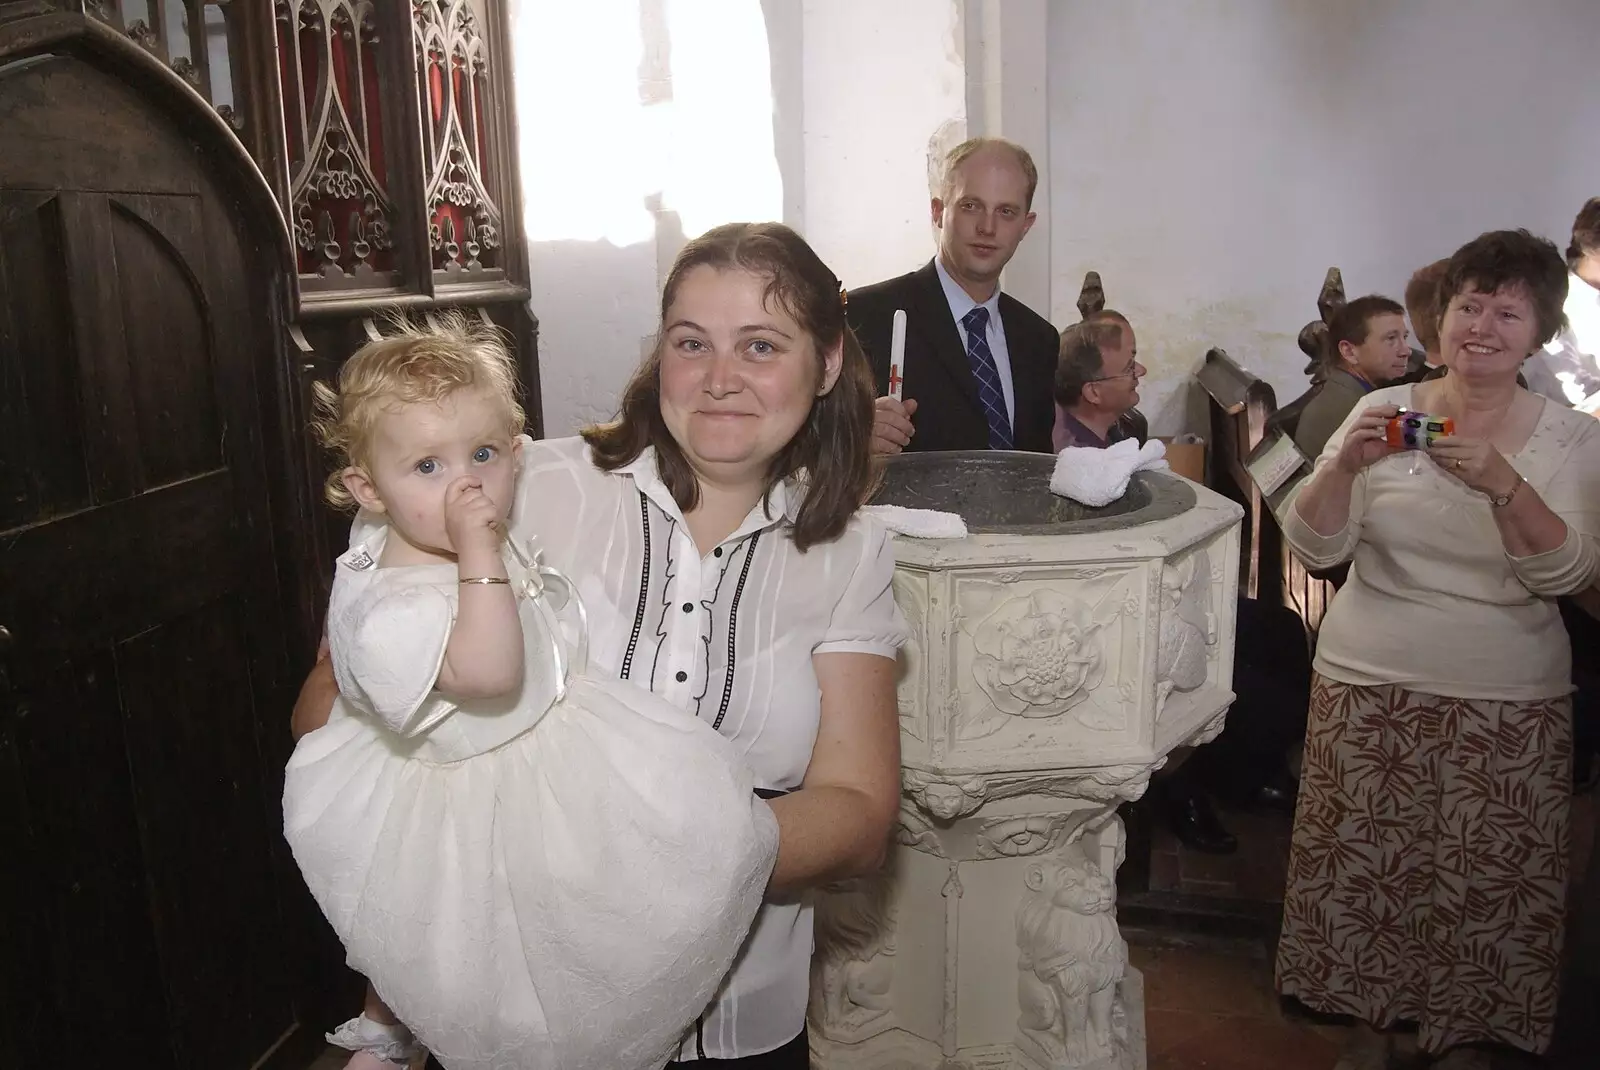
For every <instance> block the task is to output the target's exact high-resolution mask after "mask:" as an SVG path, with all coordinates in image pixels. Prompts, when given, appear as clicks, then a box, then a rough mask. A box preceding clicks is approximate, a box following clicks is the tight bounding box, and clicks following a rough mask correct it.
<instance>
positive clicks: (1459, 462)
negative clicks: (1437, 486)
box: [1455, 457, 1461, 472]
mask: <svg viewBox="0 0 1600 1070" xmlns="http://www.w3.org/2000/svg"><path fill="white" fill-rule="evenodd" d="M1455 465H1456V471H1457V472H1459V471H1461V458H1460V457H1457V458H1456V460H1455Z"/></svg>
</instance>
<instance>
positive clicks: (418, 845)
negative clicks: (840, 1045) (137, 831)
mask: <svg viewBox="0 0 1600 1070" xmlns="http://www.w3.org/2000/svg"><path fill="white" fill-rule="evenodd" d="M382 537H383V536H382V533H381V532H380V533H379V534H378V535H377V536H375V537H374V538H373V539H369V540H368V541H367V542H366V543H365V544H364V545H361V546H357V547H355V548H354V549H352V550H351V551H350V552H349V553H347V554H345V555H344V556H343V557H341V558H340V560H339V565H338V571H337V575H336V576H335V579H334V587H333V597H332V601H331V605H330V607H329V611H328V633H329V634H328V638H329V642H330V645H331V649H332V657H333V666H334V674H335V676H336V677H337V679H338V682H339V689H340V692H341V699H340V701H339V702H338V703H337V704H336V705H335V708H334V713H333V716H332V717H331V718H330V719H329V721H328V724H327V725H326V726H325V727H323V728H321V729H318V730H317V731H315V732H312V733H310V734H308V735H307V736H305V737H304V738H303V739H302V740H301V741H300V743H299V745H298V746H297V747H296V748H295V752H294V756H293V757H292V758H291V759H290V762H289V767H288V770H287V773H286V779H285V785H284V800H283V803H284V806H283V809H284V835H285V836H286V837H287V839H288V841H289V845H290V847H291V848H292V849H293V851H294V856H295V860H296V861H297V862H298V863H299V865H300V870H301V872H302V873H303V874H304V876H305V880H306V884H307V886H308V887H309V888H310V889H311V893H312V895H313V896H314V897H315V898H316V900H317V902H318V904H319V905H320V906H321V907H322V910H323V913H325V914H326V915H327V917H328V920H329V922H330V923H332V925H333V928H334V930H335V931H336V932H337V933H338V934H339V937H340V939H342V940H343V941H344V945H345V948H346V950H347V953H348V958H349V962H350V965H351V966H352V967H354V968H355V969H356V970H358V971H360V972H361V973H362V974H363V975H365V976H366V977H367V978H368V979H369V980H370V981H371V982H372V984H373V986H374V987H375V988H376V990H377V992H378V994H379V995H380V996H382V998H383V999H384V1001H385V1002H386V1003H388V1005H389V1006H390V1007H391V1008H392V1009H393V1010H394V1012H395V1013H396V1015H398V1017H399V1018H400V1020H401V1021H403V1022H405V1023H406V1025H407V1026H409V1027H410V1028H411V1029H412V1031H413V1032H415V1033H416V1035H417V1037H418V1038H419V1039H420V1040H421V1041H422V1043H423V1044H425V1045H427V1047H428V1048H429V1049H430V1050H432V1051H433V1053H434V1054H435V1055H436V1056H437V1057H438V1059H439V1061H440V1062H441V1063H442V1064H443V1065H444V1066H446V1067H448V1068H449V1070H542V1068H548V1070H591V1068H592V1070H658V1068H659V1067H660V1066H662V1065H663V1064H664V1063H665V1062H666V1061H667V1059H668V1058H670V1057H671V1055H672V1052H673V1050H674V1048H675V1046H676V1044H677V1042H678V1041H679V1040H680V1039H681V1038H682V1036H683V1035H684V1033H685V1032H686V1031H687V1030H688V1029H689V1028H691V1027H692V1026H693V1024H694V1021H695V1018H696V1016H697V1015H699V1014H700V1013H701V1012H702V1011H703V1010H704V1009H705V1007H706V1006H707V1004H708V1003H709V1002H710V1001H711V998H712V996H713V995H714V994H715V991H716V989H717V986H718V984H719V982H720V981H721V980H722V978H723V976H724V975H725V974H727V972H728V971H729V969H730V968H731V966H732V964H733V961H734V958H735V956H736V955H737V954H738V951H739V947H740V944H741V943H742V941H743V940H744V937H745V935H746V933H747V932H748V930H749V928H750V924H751V921H752V919H753V918H754V917H755V914H756V910H757V908H758V907H759V906H760V904H761V897H762V893H763V891H764V889H765V886H766V882H767V878H768V876H769V875H770V873H771V869H772V865H773V861H774V859H775V857H776V854H777V823H776V821H775V819H774V818H773V816H772V812H771V810H770V809H769V808H768V806H767V805H766V803H764V802H762V801H760V800H759V799H758V798H757V797H756V796H755V794H754V793H753V780H752V774H751V772H750V770H749V769H748V768H747V767H746V766H745V764H744V762H743V760H742V759H741V758H740V756H739V755H738V754H737V753H736V752H735V751H734V749H733V747H732V745H731V744H730V743H729V742H728V741H727V740H726V739H724V738H723V737H722V736H720V735H719V734H717V733H716V732H715V731H713V730H712V728H711V727H710V726H709V725H707V724H706V723H704V722H702V721H700V720H697V719H696V718H694V717H692V716H690V715H689V714H688V713H686V712H684V711H683V710H680V709H678V708H677V707H675V706H672V705H670V704H669V703H668V702H666V701H665V700H664V699H661V698H659V697H658V696H656V695H654V694H652V693H651V692H649V691H647V690H645V689H644V688H641V687H639V686H637V685H635V684H630V683H625V682H622V681H619V680H611V679H598V678H595V677H594V676H591V675H589V674H588V673H587V672H586V670H585V666H584V664H583V661H584V650H583V646H584V643H583V640H582V638H581V636H582V619H581V614H582V607H581V605H580V604H578V603H577V601H576V600H577V593H576V590H575V589H574V588H573V587H571V586H570V585H568V584H566V583H565V581H564V580H563V579H562V578H561V577H560V576H559V574H557V573H555V572H554V571H553V570H550V569H544V568H539V567H536V566H533V565H531V564H530V563H529V562H528V559H527V557H526V556H525V555H522V554H517V555H515V556H516V557H517V558H518V559H519V560H518V561H516V562H514V563H513V562H508V563H509V564H511V569H512V571H511V576H512V577H513V583H514V584H517V585H518V587H519V609H520V617H521V621H522V628H523V638H524V645H525V650H526V666H527V668H526V679H525V681H524V683H523V686H522V688H521V690H520V691H519V693H518V694H517V695H515V696H512V697H511V698H509V699H507V700H504V701H496V702H493V703H480V702H472V703H466V704H463V705H457V704H456V703H453V702H451V701H450V700H448V699H446V698H444V697H443V696H442V695H440V694H439V693H438V692H436V691H434V690H433V687H434V682H435V679H436V677H437V676H438V672H439V667H440V665H441V663H442V660H443V657H444V647H445V641H446V639H447V638H448V636H449V632H450V626H451V623H452V621H453V619H454V616H455V608H456V604H457V593H458V590H459V588H458V586H457V575H456V568H455V566H454V565H437V566H432V565H430V566H417V567H404V568H383V569H380V568H377V567H376V561H377V559H378V557H379V555H380V554H381V552H382V545H381V542H382ZM563 601H566V602H567V604H568V606H570V607H571V609H573V610H576V616H577V619H578V624H577V629H576V630H577V633H578V636H579V638H576V639H574V640H573V641H571V642H568V641H567V640H564V639H563V637H562V628H561V624H560V621H559V620H558V618H557V615H556V611H555V609H554V608H553V606H552V602H556V603H561V602H563ZM572 616H573V614H572V613H570V612H569V613H568V614H567V618H568V620H569V621H570V620H571V619H572Z"/></svg>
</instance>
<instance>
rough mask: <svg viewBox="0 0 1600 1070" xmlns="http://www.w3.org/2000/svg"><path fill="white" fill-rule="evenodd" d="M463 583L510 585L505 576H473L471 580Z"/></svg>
mask: <svg viewBox="0 0 1600 1070" xmlns="http://www.w3.org/2000/svg"><path fill="white" fill-rule="evenodd" d="M460 582H462V583H510V582H511V581H510V580H508V579H506V578H505V577H504V576H473V577H472V578H471V579H465V580H462V581H460Z"/></svg>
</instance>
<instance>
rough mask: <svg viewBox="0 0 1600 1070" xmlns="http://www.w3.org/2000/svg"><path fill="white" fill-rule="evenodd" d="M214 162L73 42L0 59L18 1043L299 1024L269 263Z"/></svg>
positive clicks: (202, 1049) (23, 1047)
mask: <svg viewBox="0 0 1600 1070" xmlns="http://www.w3.org/2000/svg"><path fill="white" fill-rule="evenodd" d="M214 163H215V162H214V161H210V160H208V159H206V158H205V156H204V154H203V152H202V150H201V149H199V148H197V146H196V145H195V143H194V142H193V141H191V140H190V139H188V138H186V137H184V136H183V135H182V134H181V133H180V132H179V131H178V129H177V127H176V125H175V124H174V123H173V122H172V121H171V120H170V118H169V117H168V116H166V115H164V114H163V113H162V112H161V111H160V110H159V108H158V107H157V106H155V105H153V104H151V103H149V102H148V101H146V100H145V99H144V98H143V97H142V96H141V95H140V94H139V93H137V92H135V90H133V89H132V88H130V87H129V86H128V85H127V84H125V83H123V82H122V81H120V80H118V79H117V78H114V77H112V76H111V75H109V74H107V73H105V72H104V71H102V70H100V69H98V68H97V67H96V66H93V65H91V63H90V62H88V61H87V60H85V59H83V58H79V57H78V56H75V55H71V54H63V55H57V56H50V57H42V58H38V59H33V60H29V61H26V62H24V63H20V64H11V65H8V66H0V626H3V627H4V628H5V629H6V631H7V633H8V636H9V638H6V637H0V648H3V649H0V852H3V855H0V857H4V859H5V861H4V864H0V895H3V896H4V899H3V900H0V906H3V907H4V909H0V980H3V981H4V982H5V985H6V991H5V992H3V993H0V996H3V997H4V998H0V1065H5V1066H7V1067H11V1066H16V1067H19V1068H32V1067H36V1066H37V1067H47V1066H87V1065H100V1064H103V1063H104V1062H105V1060H107V1059H112V1060H115V1061H117V1062H119V1063H125V1064H126V1065H129V1066H139V1067H149V1068H150V1070H165V1068H168V1067H171V1068H184V1070H188V1068H193V1070H235V1068H236V1070H245V1068H247V1067H251V1066H254V1065H256V1064H257V1063H259V1062H260V1061H261V1060H262V1059H263V1058H264V1057H266V1056H268V1055H269V1053H272V1052H274V1051H286V1050H288V1048H291V1047H294V1046H296V1045H295V1044H294V1043H293V1042H294V1041H295V1040H296V1038H297V1036H298V1035H299V1034H300V1033H302V1032H303V1029H302V1025H301V1022H300V1019H299V1016H298V1012H297V1007H296V1000H295V992H294V981H293V977H294V970H295V966H296V964H295V962H294V961H293V956H294V954H295V949H296V948H297V947H298V946H300V941H299V940H298V939H297V938H296V934H295V933H293V932H292V931H291V930H292V929H293V926H292V925H291V924H290V922H288V921H287V920H286V914H287V913H289V912H290V910H289V908H286V906H285V897H284V896H283V895H282V894H280V891H281V889H282V887H283V883H284V882H283V876H284V867H283V865H282V862H283V857H284V855H283V850H282V846H281V831H280V829H281V826H280V823H279V820H280V819H279V816H278V815H279V812H280V811H279V805H278V799H279V794H280V791H281V765H280V764H279V761H280V759H281V754H280V753H279V751H280V749H281V747H280V745H279V744H277V743H275V742H274V743H272V744H271V745H268V744H267V743H265V742H264V741H265V740H267V739H269V738H270V737H268V735H267V733H268V732H272V733H281V732H282V727H281V726H282V724H283V720H284V716H285V713H286V710H285V708H284V707H283V705H282V703H283V700H284V695H285V693H284V679H283V678H284V672H285V669H284V666H285V656H284V643H285V640H284V635H283V628H282V624H281V612H280V609H281V603H280V594H279V590H280V589H279V577H278V574H277V565H276V562H275V557H274V549H273V537H272V531H271V522H272V521H271V502H270V500H269V495H268V489H267V488H268V482H267V479H266V459H265V457H264V449H263V440H264V435H263V426H262V425H263V413H264V412H268V411H270V409H271V406H270V405H263V398H265V397H268V396H269V395H270V393H271V391H273V390H275V389H277V386H276V385H275V384H274V383H273V381H272V376H271V368H272V364H271V359H272V358H271V349H272V346H271V339H270V329H269V328H270V324H271V322H272V321H271V319H270V314H269V309H268V297H269V295H270V294H271V293H272V292H273V289H272V284H271V281H270V278H269V277H268V275H267V267H266V266H265V262H266V258H265V257H264V256H263V255H262V252H261V250H260V249H259V248H257V247H255V246H254V245H252V244H251V243H252V238H251V236H250V234H249V231H248V228H247V227H246V225H245V224H244V223H243V222H241V218H242V217H241V215H240V214H239V213H238V209H237V206H236V203H235V202H236V198H234V197H230V195H229V193H228V191H227V190H226V189H225V187H224V186H223V185H222V184H221V183H220V182H219V181H218V179H217V178H216V177H215V173H216V168H215V166H214ZM264 726H267V727H264ZM286 1041H289V1042H291V1043H289V1044H285V1042H286Z"/></svg>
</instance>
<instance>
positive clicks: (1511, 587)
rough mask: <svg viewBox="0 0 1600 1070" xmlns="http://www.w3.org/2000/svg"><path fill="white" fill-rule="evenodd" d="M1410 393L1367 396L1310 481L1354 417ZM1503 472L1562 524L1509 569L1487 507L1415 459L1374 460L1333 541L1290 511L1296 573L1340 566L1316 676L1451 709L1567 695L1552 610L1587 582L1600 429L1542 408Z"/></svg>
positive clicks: (1597, 567)
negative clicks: (1435, 700)
mask: <svg viewBox="0 0 1600 1070" xmlns="http://www.w3.org/2000/svg"><path fill="white" fill-rule="evenodd" d="M1411 389H1412V388H1411V386H1409V385H1406V386H1394V387H1387V388H1385V389H1382V390H1375V391H1373V392H1372V393H1371V394H1369V395H1367V397H1366V398H1365V399H1364V400H1363V402H1362V403H1361V404H1359V405H1357V406H1356V408H1355V409H1354V410H1353V411H1352V412H1351V413H1350V415H1349V416H1348V417H1347V418H1346V419H1345V421H1344V423H1343V424H1342V425H1341V426H1340V428H1339V429H1338V430H1337V431H1335V432H1334V434H1333V435H1332V437H1330V438H1329V439H1328V442H1327V445H1326V446H1325V447H1324V448H1323V451H1322V454H1321V455H1320V456H1319V457H1318V458H1317V462H1316V467H1317V471H1319V472H1320V471H1321V470H1322V469H1323V467H1324V466H1325V465H1328V464H1331V463H1332V461H1333V458H1334V456H1335V455H1336V454H1337V453H1338V452H1339V446H1340V444H1341V443H1342V442H1343V441H1344V437H1345V434H1346V433H1347V432H1348V431H1349V428H1350V425H1351V424H1352V423H1354V422H1355V420H1356V419H1357V418H1358V417H1359V416H1360V414H1361V412H1362V411H1364V410H1365V409H1367V408H1370V407H1372V406H1374V405H1384V404H1390V405H1400V406H1404V407H1409V406H1410V403H1411ZM1506 459H1507V460H1508V461H1510V463H1511V466H1512V467H1513V468H1515V469H1516V470H1517V472H1518V473H1519V474H1521V476H1522V477H1523V478H1524V479H1526V480H1527V481H1528V485H1529V486H1530V487H1532V488H1533V489H1534V490H1536V491H1538V492H1539V495H1540V497H1542V498H1543V499H1544V501H1545V504H1546V505H1548V506H1549V507H1550V508H1551V509H1552V510H1554V511H1555V513H1556V514H1557V515H1558V516H1560V517H1561V518H1562V519H1563V520H1565V521H1566V522H1567V538H1566V541H1565V542H1563V543H1562V545H1561V546H1559V547H1557V548H1556V549H1554V550H1551V551H1549V552H1548V553H1543V554H1536V555H1533V556H1530V557H1523V558H1515V557H1511V556H1509V555H1508V554H1507V553H1506V552H1505V548H1504V545H1503V544H1502V543H1501V540H1500V533H1499V531H1498V529H1497V528H1496V527H1495V522H1494V518H1493V515H1492V509H1491V506H1490V505H1489V500H1488V498H1487V497H1486V496H1485V495H1483V494H1481V493H1479V492H1477V491H1475V490H1470V489H1468V488H1467V487H1466V486H1465V485H1463V484H1462V483H1460V482H1458V481H1457V480H1456V479H1454V478H1453V477H1451V476H1449V475H1447V474H1445V472H1443V471H1442V470H1441V469H1440V468H1439V467H1438V466H1437V465H1435V464H1434V462H1433V461H1432V460H1430V459H1429V458H1428V457H1427V456H1426V455H1423V454H1421V453H1417V454H1412V453H1405V454H1398V455H1395V456H1391V457H1386V458H1384V459H1383V460H1381V461H1379V462H1377V463H1376V464H1374V465H1372V466H1371V467H1369V468H1366V469H1364V470H1363V471H1362V472H1361V473H1360V474H1359V475H1358V476H1356V480H1355V487H1354V489H1353V491H1352V492H1351V502H1350V519H1349V522H1348V523H1346V525H1345V527H1344V529H1343V530H1341V531H1339V532H1337V533H1335V534H1333V535H1329V536H1322V535H1319V534H1317V533H1316V532H1315V531H1313V530H1312V529H1311V528H1310V527H1309V526H1308V525H1307V524H1306V522H1305V521H1304V520H1303V519H1302V518H1301V516H1300V513H1299V511H1298V509H1297V502H1296V501H1295V499H1294V498H1293V497H1291V498H1290V500H1289V501H1288V503H1287V504H1286V506H1285V508H1284V512H1283V529H1284V535H1285V537H1286V538H1287V539H1288V541H1289V544H1290V546H1292V547H1293V548H1294V551H1295V553H1296V554H1297V555H1298V556H1299V557H1300V558H1301V560H1303V561H1304V562H1305V563H1306V564H1307V565H1308V566H1309V567H1311V568H1327V567H1329V566H1332V565H1335V564H1338V563H1340V562H1342V561H1347V560H1349V561H1352V562H1353V564H1352V566H1351V570H1350V578H1349V580H1348V581H1347V582H1346V583H1345V586H1344V587H1343V588H1341V589H1340V591H1339V593H1338V595H1337V597H1335V598H1334V600H1333V604H1332V605H1331V606H1330V607H1329V609H1328V613H1327V615H1326V617H1324V618H1323V622H1322V629H1321V632H1320V634H1319V637H1318V640H1317V655H1316V661H1315V667H1316V670H1317V672H1319V673H1321V674H1322V675H1323V676H1326V677H1328V678H1329V679H1331V680H1336V681H1339V682H1342V683H1348V684H1361V685H1367V686H1381V685H1386V684H1395V685H1399V686H1402V687H1405V688H1408V689H1412V690H1416V691H1421V692H1425V693H1428V694H1433V695H1440V696H1444V697H1450V698H1467V699H1498V700H1511V701H1532V700H1537V699H1545V698H1554V697H1558V696H1561V695H1565V694H1568V693H1569V692H1570V691H1571V690H1572V659H1571V650H1570V647H1569V645H1568V641H1567V635H1566V630H1565V628H1563V626H1562V624H1561V617H1560V614H1559V612H1558V611H1557V609H1556V603H1555V596H1557V595H1562V594H1571V593H1574V592H1576V591H1581V590H1583V589H1584V588H1586V587H1589V586H1590V585H1592V584H1593V583H1594V582H1595V580H1596V578H1597V576H1600V543H1597V539H1600V421H1597V420H1596V419H1595V418H1594V417H1593V416H1589V415H1586V414H1584V413H1580V412H1575V411H1573V410H1571V409H1565V408H1562V407H1561V406H1559V405H1552V404H1549V403H1548V402H1547V403H1546V404H1545V406H1544V411H1543V412H1542V413H1541V414H1540V416H1539V421H1538V424H1537V425H1536V426H1535V428H1534V431H1533V434H1532V435H1531V436H1529V439H1528V442H1527V444H1526V445H1525V446H1524V447H1523V448H1522V449H1521V450H1520V451H1518V452H1517V453H1515V454H1513V455H1511V456H1509V457H1507V458H1506ZM1308 482H1309V481H1308ZM1303 486H1304V484H1302V487H1303ZM1297 493H1298V492H1297ZM1524 493H1526V491H1524Z"/></svg>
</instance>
